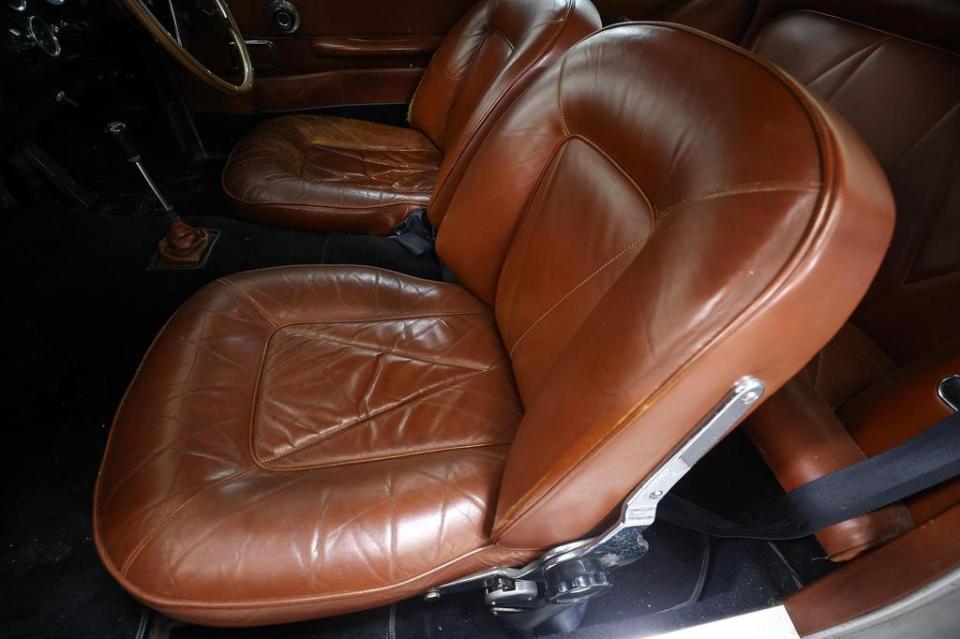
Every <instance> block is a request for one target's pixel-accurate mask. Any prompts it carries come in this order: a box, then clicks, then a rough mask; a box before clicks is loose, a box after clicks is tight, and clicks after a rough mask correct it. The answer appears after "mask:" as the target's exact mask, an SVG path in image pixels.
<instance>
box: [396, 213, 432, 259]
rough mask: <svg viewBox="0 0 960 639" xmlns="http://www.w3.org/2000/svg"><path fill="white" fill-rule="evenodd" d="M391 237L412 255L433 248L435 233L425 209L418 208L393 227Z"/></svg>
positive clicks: (420, 253) (423, 252) (426, 251)
mask: <svg viewBox="0 0 960 639" xmlns="http://www.w3.org/2000/svg"><path fill="white" fill-rule="evenodd" d="M393 237H394V238H395V239H396V240H397V241H398V242H400V245H401V246H403V248H405V249H407V251H409V252H410V253H411V254H413V255H418V256H419V255H423V254H425V253H429V252H430V251H432V250H433V244H434V240H435V238H436V233H435V231H434V228H433V225H432V224H430V220H429V219H428V218H427V209H425V208H419V209H417V210H416V211H414V212H413V213H411V214H410V215H409V216H407V219H405V220H404V221H402V222H400V223H399V224H397V225H396V226H395V227H394V229H393Z"/></svg>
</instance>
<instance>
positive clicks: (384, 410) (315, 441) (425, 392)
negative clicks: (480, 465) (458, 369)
mask: <svg viewBox="0 0 960 639" xmlns="http://www.w3.org/2000/svg"><path fill="white" fill-rule="evenodd" d="M495 366H496V365H495ZM491 370H494V367H491V368H489V369H486V370H482V371H475V372H472V373H467V374H465V375H460V376H459V377H455V378H453V379H445V380H443V381H442V382H437V383H435V384H430V385H429V386H425V387H424V388H420V389H417V392H416V393H415V394H413V395H411V396H410V397H406V398H404V399H401V400H399V401H396V402H393V403H391V404H387V405H386V406H383V407H381V408H378V409H377V410H374V411H371V412H369V413H367V414H366V415H364V416H362V417H358V418H356V419H353V420H349V421H347V422H345V423H343V424H340V425H339V426H337V427H336V428H335V429H333V431H332V432H328V433H324V434H322V435H315V436H313V437H308V438H307V439H306V443H303V444H300V445H298V446H295V447H291V448H290V450H287V451H285V452H283V453H278V454H276V455H271V456H269V457H263V458H261V457H259V456H258V457H257V458H256V461H257V462H258V463H259V464H269V463H270V462H275V461H277V460H278V459H283V458H284V457H289V456H290V455H294V454H296V453H299V452H301V451H304V450H306V449H308V448H312V447H314V446H318V445H320V444H322V443H323V442H325V441H328V440H330V439H332V438H334V437H336V436H337V435H339V434H340V433H342V432H344V431H345V430H347V429H350V428H353V427H354V426H357V425H358V424H363V423H365V422H368V421H370V420H372V419H374V418H376V417H380V416H381V415H386V414H388V413H391V412H393V411H395V410H397V409H398V408H402V407H404V406H407V405H408V404H411V403H413V402H416V401H418V400H421V399H424V398H425V397H429V396H430V395H433V394H436V393H437V392H439V391H444V390H449V389H451V388H456V387H457V386H459V385H460V384H462V383H464V382H466V381H469V380H471V379H474V378H476V377H479V376H480V375H483V374H484V373H489V372H490V371H491ZM258 399H259V398H258ZM254 408H256V407H254ZM255 413H256V411H255V410H254V411H251V416H252V415H254V414H255Z"/></svg>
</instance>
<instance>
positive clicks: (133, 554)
mask: <svg viewBox="0 0 960 639" xmlns="http://www.w3.org/2000/svg"><path fill="white" fill-rule="evenodd" d="M254 468H255V467H254V466H246V467H245V468H243V469H242V470H239V471H237V472H235V473H233V474H231V475H228V476H226V477H223V478H222V479H218V480H217V481H215V482H213V483H212V484H207V485H206V486H204V487H203V488H202V489H200V490H198V491H197V492H196V493H194V494H193V495H191V496H190V497H189V498H187V499H186V500H184V502H183V503H182V504H180V505H179V506H177V507H176V508H175V509H174V510H173V512H171V513H170V514H168V515H167V516H166V517H164V518H163V520H161V521H160V523H159V524H157V526H156V527H155V528H154V529H153V530H152V531H151V532H149V533H147V534H146V535H144V537H143V538H142V539H141V540H140V542H139V543H138V544H137V545H136V546H135V547H134V549H133V550H132V551H130V554H129V555H128V556H127V559H126V561H124V562H123V565H122V566H121V567H120V574H121V575H126V574H127V571H128V570H130V566H131V565H133V562H135V561H136V560H137V558H138V557H139V556H140V553H141V552H143V549H144V548H145V547H146V546H147V544H149V543H150V542H151V541H153V540H154V539H156V537H157V535H159V534H160V533H161V532H163V531H164V530H165V529H166V527H167V526H168V525H169V524H170V523H171V522H172V521H173V520H174V518H175V517H176V516H177V515H179V514H180V512H181V511H183V510H184V509H185V508H186V507H187V506H189V505H190V504H192V503H193V502H194V501H196V500H197V499H198V498H199V497H200V496H201V495H203V494H206V493H208V492H210V491H212V490H214V489H216V488H219V487H220V486H224V485H226V484H229V483H230V482H232V481H233V480H234V479H236V478H237V477H240V476H242V475H245V474H246V473H249V472H250V471H251V470H253V469H254Z"/></svg>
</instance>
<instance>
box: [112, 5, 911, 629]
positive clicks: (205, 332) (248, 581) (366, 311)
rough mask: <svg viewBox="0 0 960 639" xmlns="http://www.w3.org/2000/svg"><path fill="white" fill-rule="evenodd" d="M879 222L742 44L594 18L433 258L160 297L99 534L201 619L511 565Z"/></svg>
mask: <svg viewBox="0 0 960 639" xmlns="http://www.w3.org/2000/svg"><path fill="white" fill-rule="evenodd" d="M705 59H709V60H711V66H710V72H709V73H704V72H703V66H702V61H703V60H705ZM747 96H749V98H750V99H746V98H747ZM784 150H789V152H788V153H785V152H784ZM492 186H493V187H495V188H492ZM585 212H589V215H590V224H586V225H584V224H580V223H579V222H580V221H582V220H583V216H584V214H585ZM892 221H893V205H892V201H891V198H890V194H889V191H888V188H887V185H886V183H885V180H884V178H883V174H882V172H881V170H880V168H879V167H878V166H877V165H876V162H875V161H874V160H873V158H872V157H871V156H870V154H869V152H867V151H866V149H865V147H864V146H863V145H862V143H861V142H860V141H859V139H858V138H857V137H856V136H855V135H853V134H852V133H851V132H850V130H849V129H848V128H847V127H846V126H845V125H844V124H843V123H842V122H841V121H840V120H838V119H836V118H835V116H833V115H832V114H831V113H829V112H828V111H826V110H823V109H822V108H820V107H819V106H817V104H816V103H815V102H814V101H813V100H812V99H811V98H810V97H809V96H808V95H807V94H806V93H805V92H804V91H803V90H802V89H800V88H799V87H798V86H797V85H795V84H794V83H793V82H792V81H790V80H789V79H788V78H787V77H786V76H785V75H783V74H782V73H780V72H779V71H777V70H775V69H774V68H773V67H772V66H768V65H766V64H764V63H762V62H760V61H759V60H758V59H756V58H755V57H753V56H751V55H750V54H749V53H747V52H745V51H742V50H740V49H738V48H736V47H733V46H730V45H727V44H725V43H722V42H720V41H717V40H714V39H712V38H709V37H708V36H704V35H702V34H699V33H697V32H693V31H689V30H685V29H683V28H680V27H673V26H667V25H660V24H648V25H643V24H634V25H623V26H617V27H614V28H611V29H608V30H606V31H603V32H601V33H600V34H597V35H595V36H593V37H591V38H588V39H587V40H585V41H583V42H581V43H580V44H578V45H577V46H575V47H574V48H573V49H572V50H571V51H570V53H569V54H568V55H567V56H566V57H565V58H564V59H563V62H562V63H561V64H558V65H555V66H554V67H553V68H551V69H550V70H549V71H548V72H546V73H545V74H543V75H542V76H541V77H540V78H538V79H537V80H536V81H535V82H534V84H533V85H532V86H531V87H530V89H529V90H528V91H527V92H525V93H524V94H523V96H521V97H520V98H519V99H518V100H517V101H516V102H515V103H514V104H513V105H512V106H511V107H510V108H509V110H508V111H507V112H506V113H505V115H504V116H503V117H502V118H501V119H500V120H499V121H498V122H497V124H496V125H495V126H494V128H493V129H492V130H491V132H490V134H489V136H488V137H487V138H486V140H485V141H484V143H483V145H482V147H481V148H480V150H479V152H478V153H477V154H476V155H475V156H474V157H473V158H472V161H471V163H470V166H469V169H468V171H467V172H466V173H465V175H464V177H463V180H462V183H461V185H460V188H458V189H457V192H456V193H455V194H454V196H453V198H452V200H451V203H450V207H449V211H448V213H447V217H446V220H445V223H444V225H443V227H442V228H441V229H440V235H439V238H438V251H439V252H440V255H441V256H442V257H443V259H444V260H445V261H446V263H447V264H449V265H450V268H451V270H452V271H453V273H454V274H455V275H456V277H457V280H458V281H459V282H460V284H441V283H434V282H426V281H422V280H417V279H414V278H411V277H406V276H402V275H398V274H395V273H389V272H386V271H379V270H376V269H370V268H361V267H343V266H340V267H321V266H304V267H297V268H278V269H272V270H267V271H259V272H253V273H248V274H242V275H237V276H233V277H230V278H227V279H225V280H221V281H219V282H217V283H215V284H213V285H211V286H209V287H207V288H206V289H204V290H203V291H202V292H200V293H199V294H197V295H196V296H194V297H193V298H192V299H191V300H190V301H189V302H187V304H186V305H185V306H184V307H183V308H182V309H181V310H180V311H178V313H177V314H176V315H175V316H174V317H173V319H171V320H170V323H169V324H168V325H167V326H166V328H165V329H164V330H163V331H162V333H161V334H160V336H159V337H158V339H157V341H156V343H155V344H154V346H153V347H152V349H151V351H150V353H149V354H148V355H147V357H146V359H145V360H144V362H143V365H142V366H141V368H140V370H139V372H138V373H137V376H136V378H135V379H134V381H133V382H132V384H131V386H130V389H129V391H128V393H127V395H126V397H125V399H124V401H123V404H122V406H121V407H120V409H119V411H118V413H117V416H116V419H115V422H114V425H113V430H112V434H111V437H110V441H109V444H108V448H107V451H106V454H105V457H104V462H103V467H102V470H101V475H100V478H99V481H98V485H97V493H96V504H95V517H94V529H95V535H96V543H97V547H98V550H99V552H100V554H101V557H102V558H103V560H104V562H105V563H106V565H107V567H108V568H109V570H110V571H111V572H112V573H113V574H114V575H115V576H116V577H117V579H118V580H119V581H120V582H121V583H122V584H123V585H124V586H125V587H126V588H127V589H128V590H130V592H132V593H133V594H134V595H135V596H137V597H138V598H140V599H141V600H142V601H144V602H146V603H148V604H149V605H152V606H154V607H156V608H159V609H160V610H162V611H164V612H166V613H168V614H170V615H173V616H176V617H180V618H184V619H188V620H192V621H197V622H202V623H208V624H221V625H244V624H257V623H269V622H278V621H291V620H296V619H303V618H308V617H313V616H320V615H330V614H337V613H342V612H347V611H350V610H357V609H360V608H365V607H369V606H374V605H377V604H381V603H384V602H388V601H392V600H396V599H399V598H402V597H405V596H408V595H411V594H413V593H415V592H418V591H422V590H424V589H426V588H427V587H429V586H431V585H434V584H438V583H441V582H444V581H446V580H449V579H451V578H453V577H457V576H460V575H463V574H466V573H469V572H472V571H475V570H477V569H479V568H480V567H482V566H487V565H490V564H517V563H520V562H522V561H524V560H527V559H529V558H531V557H533V556H535V555H536V554H537V553H538V552H539V551H542V550H543V549H545V548H548V547H550V546H552V545H554V544H556V543H559V542H565V541H569V540H571V539H574V538H578V537H580V536H582V535H585V534H587V533H588V532H590V531H593V530H595V529H596V528H597V527H598V526H600V525H602V524H603V523H604V520H605V519H606V518H607V516H608V515H609V514H610V513H611V512H612V511H613V510H614V509H616V508H617V506H618V504H619V503H620V501H621V500H622V499H623V498H624V497H625V495H626V494H627V492H628V491H629V490H630V489H632V488H633V486H634V485H635V484H636V483H638V482H639V481H641V480H642V479H643V478H644V477H645V476H646V475H647V474H648V473H650V472H651V470H653V469H654V468H655V467H656V466H657V465H658V464H659V463H660V462H661V461H662V460H663V458H664V457H665V456H666V455H668V454H669V453H670V452H671V451H672V450H674V449H675V448H676V446H677V445H678V444H679V443H680V442H682V441H683V440H684V439H686V438H687V437H688V436H689V434H690V431H691V429H692V428H693V427H694V426H695V425H696V423H697V422H698V421H699V420H700V418H701V417H702V416H703V415H704V414H705V413H706V412H707V411H708V410H709V409H710V407H711V406H712V405H713V404H715V403H716V401H717V400H718V399H719V398H720V397H722V396H723V395H724V394H725V393H726V392H727V391H728V389H729V388H730V386H731V385H732V384H733V383H734V382H735V381H736V380H737V379H739V378H740V377H741V376H743V375H746V374H751V375H756V376H758V377H760V378H762V379H763V380H764V381H765V382H766V383H767V384H768V387H769V388H770V389H771V390H772V389H776V388H777V387H778V386H780V385H781V384H783V383H784V382H785V381H786V380H787V379H788V378H789V377H791V376H792V375H794V374H795V373H796V371H797V370H798V369H799V368H800V367H801V366H802V365H803V363H804V362H806V361H808V360H809V359H810V357H811V356H812V355H813V353H815V352H816V351H817V350H818V349H820V348H821V347H822V346H823V344H824V342H825V341H826V340H827V338H828V337H829V335H831V334H833V333H834V332H836V330H837V329H838V328H839V326H840V325H841V324H842V322H843V321H844V319H845V318H846V316H847V314H848V313H849V312H850V311H851V310H852V309H853V307H854V306H855V304H856V302H857V300H858V299H859V298H860V297H861V295H862V294H863V292H864V291H865V290H866V286H867V284H868V282H869V281H870V279H871V277H872V275H873V273H874V271H875V269H876V267H877V265H878V264H879V261H880V257H881V255H882V254H883V251H884V249H885V247H886V245H887V242H888V240H889V237H890V233H891V227H892ZM464 229H467V230H469V233H466V232H464ZM840 269H844V273H845V277H843V278H838V277H836V273H837V272H838V271H839V270H840Z"/></svg>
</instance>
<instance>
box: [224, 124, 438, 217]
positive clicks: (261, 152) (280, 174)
mask: <svg viewBox="0 0 960 639" xmlns="http://www.w3.org/2000/svg"><path fill="white" fill-rule="evenodd" d="M439 163H440V151H439V150H438V149H437V148H436V147H434V146H433V144H432V143H431V142H430V140H428V139H427V138H426V137H424V136H423V135H422V134H420V133H419V132H417V131H415V130H413V129H402V128H399V127H391V126H386V125H383V124H376V123H372V122H363V121H360V120H351V119H349V118H338V117H321V116H306V115H298V116H288V117H283V118H277V119H274V120H268V121H267V122H265V123H263V124H261V125H260V126H258V127H257V128H256V129H254V130H253V131H251V132H250V133H249V134H247V135H246V136H245V137H244V138H243V139H242V140H241V141H240V143H239V144H237V146H236V148H235V149H234V150H233V153H231V155H230V160H229V162H228V163H227V166H226V168H225V169H224V173H223V188H224V191H225V192H226V194H227V195H228V196H229V197H230V199H231V200H233V202H234V204H235V205H236V207H237V210H238V211H240V212H241V213H242V214H243V215H244V216H246V217H249V218H252V219H257V220H260V221H263V222H270V223H276V224H280V225H283V226H293V227H297V228H304V229H308V230H316V231H347V232H349V231H353V232H360V233H363V232H370V233H379V234H386V233H388V232H389V231H390V230H391V229H392V228H393V227H394V226H395V225H396V224H397V223H398V222H400V221H401V220H403V219H404V218H405V217H406V216H407V215H409V214H410V212H411V211H413V210H414V209H417V208H419V207H422V206H426V204H427V203H428V202H429V201H430V190H431V189H432V188H433V181H434V179H435V177H436V173H437V167H438V166H439Z"/></svg>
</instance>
